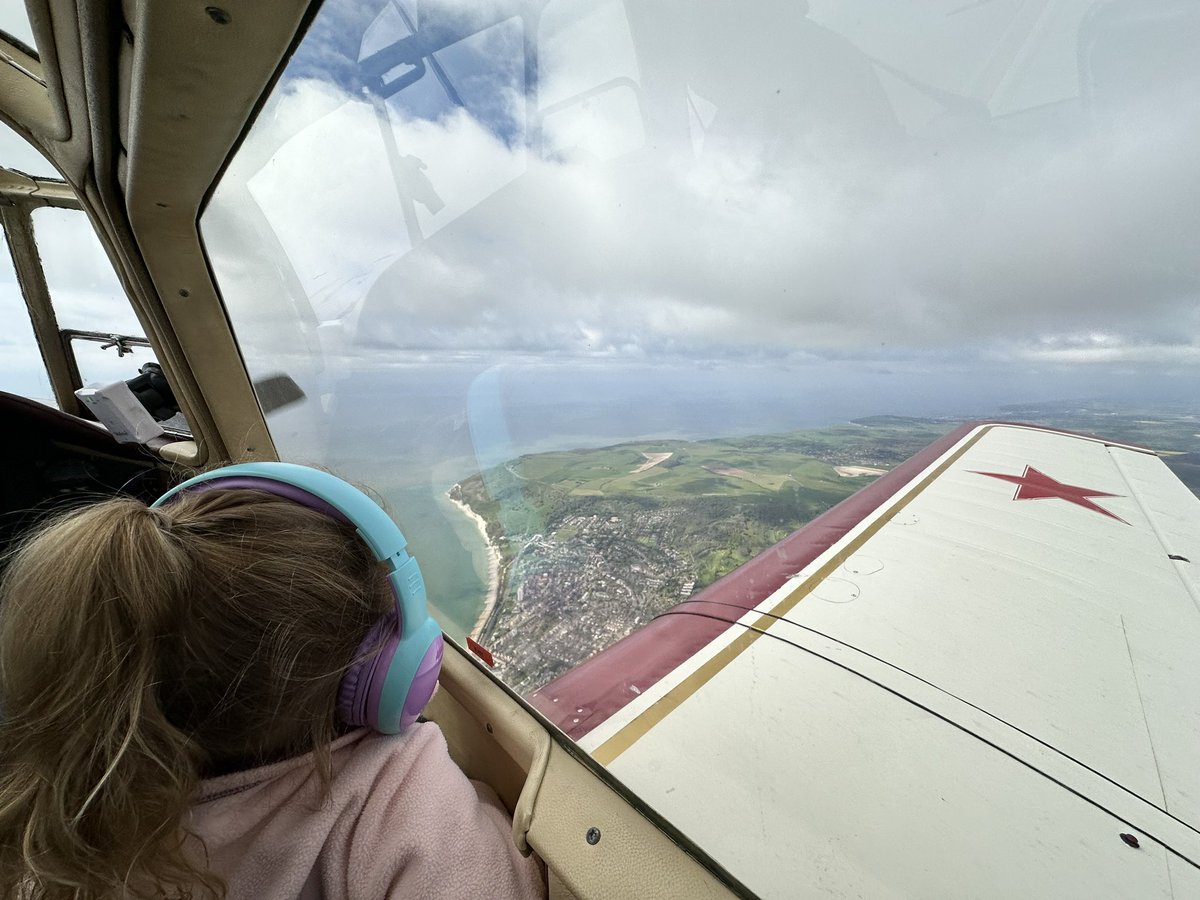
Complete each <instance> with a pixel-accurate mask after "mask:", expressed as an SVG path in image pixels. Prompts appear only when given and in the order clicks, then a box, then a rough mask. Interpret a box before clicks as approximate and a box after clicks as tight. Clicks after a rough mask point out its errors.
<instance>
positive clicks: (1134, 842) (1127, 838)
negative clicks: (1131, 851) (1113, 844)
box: [1121, 832, 1141, 848]
mask: <svg viewBox="0 0 1200 900" xmlns="http://www.w3.org/2000/svg"><path fill="white" fill-rule="evenodd" d="M1121 840H1123V841H1124V842H1125V843H1126V844H1128V845H1129V846H1130V847H1135V848H1136V847H1140V846H1141V844H1139V843H1138V839H1137V837H1136V836H1135V835H1132V834H1129V833H1127V832H1122V833H1121Z"/></svg>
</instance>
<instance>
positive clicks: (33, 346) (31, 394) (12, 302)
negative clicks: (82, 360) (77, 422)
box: [0, 242, 56, 406]
mask: <svg viewBox="0 0 1200 900" xmlns="http://www.w3.org/2000/svg"><path fill="white" fill-rule="evenodd" d="M0 293H2V295H3V299H2V300H0V390H3V391H8V392H9V393H11V394H20V395H21V396H23V397H28V398H30V399H31V400H38V401H40V402H42V403H45V404H47V405H49V406H54V405H56V404H55V400H54V392H53V391H52V390H51V389H50V379H49V378H48V377H47V375H46V367H45V364H44V363H43V362H42V354H41V352H40V351H39V350H38V345H37V339H36V338H35V337H34V334H33V328H32V326H31V325H30V324H29V310H28V308H27V307H26V306H25V300H24V298H23V297H22V295H21V286H20V284H18V283H17V273H16V270H15V269H14V268H13V263H12V255H11V254H10V252H9V249H8V243H7V242H5V244H4V247H3V249H2V250H0Z"/></svg>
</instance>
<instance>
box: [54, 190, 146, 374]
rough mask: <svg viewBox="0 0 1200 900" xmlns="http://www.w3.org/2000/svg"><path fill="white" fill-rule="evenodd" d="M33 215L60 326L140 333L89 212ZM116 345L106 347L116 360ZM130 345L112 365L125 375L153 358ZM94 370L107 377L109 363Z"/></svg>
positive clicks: (120, 332)
mask: <svg viewBox="0 0 1200 900" xmlns="http://www.w3.org/2000/svg"><path fill="white" fill-rule="evenodd" d="M32 220H34V233H35V236H36V238H37V250H38V253H40V254H41V257H42V269H43V271H44V272H46V284H47V287H48V288H49V290H50V299H52V301H53V302H54V311H55V316H56V317H58V322H59V326H60V328H62V329H67V330H79V331H101V332H104V334H115V335H132V336H140V335H142V325H140V323H139V322H138V318H137V316H136V314H134V312H133V308H132V307H131V306H130V302H128V300H127V299H126V296H125V292H124V290H122V289H121V284H120V282H119V281H118V280H116V272H114V271H113V264H112V263H110V262H109V259H108V256H107V254H106V253H104V248H103V247H102V246H101V245H100V240H98V239H97V238H96V233H95V232H94V230H92V228H91V223H90V222H89V221H88V216H86V215H85V214H84V212H82V211H80V210H70V209H54V208H49V206H46V208H42V209H37V210H34V214H32ZM143 340H144V338H143ZM97 347H100V344H97ZM116 349H118V348H116V347H115V346H114V347H113V348H109V353H108V355H109V356H112V359H113V360H114V361H116V360H118V353H116ZM130 350H131V352H132V354H133V355H132V356H126V358H125V361H124V362H121V364H120V365H119V366H115V367H114V368H113V371H118V370H119V371H120V372H125V373H126V374H125V376H124V377H125V378H130V377H132V376H133V373H134V372H136V371H137V367H138V366H139V365H142V364H143V362H146V361H150V360H152V356H151V355H150V354H149V352H148V349H146V348H142V347H137V346H131V347H130ZM95 371H96V377H107V374H108V371H107V367H102V368H101V370H95Z"/></svg>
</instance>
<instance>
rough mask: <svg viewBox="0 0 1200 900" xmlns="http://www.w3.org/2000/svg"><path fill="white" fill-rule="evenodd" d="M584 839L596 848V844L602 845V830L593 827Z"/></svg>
mask: <svg viewBox="0 0 1200 900" xmlns="http://www.w3.org/2000/svg"><path fill="white" fill-rule="evenodd" d="M584 839H585V840H586V841H587V842H588V843H589V844H591V845H592V846H593V847H594V846H595V845H596V844H598V843H600V829H599V828H597V827H596V826H594V825H593V826H592V827H591V828H589V829H588V830H587V834H585V835H584Z"/></svg>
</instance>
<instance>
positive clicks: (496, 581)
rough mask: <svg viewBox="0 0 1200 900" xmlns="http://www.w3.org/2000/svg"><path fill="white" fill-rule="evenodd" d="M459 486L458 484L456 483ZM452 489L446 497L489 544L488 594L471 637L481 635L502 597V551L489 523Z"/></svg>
mask: <svg viewBox="0 0 1200 900" xmlns="http://www.w3.org/2000/svg"><path fill="white" fill-rule="evenodd" d="M456 487H457V485H456ZM453 490H454V488H451V489H450V491H447V492H446V499H447V500H449V501H450V502H451V503H453V504H454V505H455V506H457V507H458V508H459V509H460V510H462V513H463V515H464V516H466V517H467V518H469V519H471V520H472V521H473V522H474V523H475V527H476V528H478V529H479V536H480V537H481V538H483V543H484V544H485V545H486V546H487V555H488V577H487V595H486V597H485V598H484V602H483V610H482V611H481V612H480V613H479V618H478V619H476V620H475V627H474V628H472V629H471V637H472V638H477V637H479V632H480V630H482V628H483V626H484V623H486V622H487V620H488V616H490V615H491V614H492V610H493V609H495V608H496V601H497V600H498V599H499V597H500V551H499V550H497V549H496V546H495V545H494V544H493V543H492V542H491V540H490V539H489V538H488V533H487V523H486V522H485V521H484V520H483V516H481V515H479V514H478V513H477V512H475V510H473V509H471V507H469V506H467V504H465V503H463V502H462V501H461V500H455V499H454V498H453V497H452V496H451V495H450V493H451V491H453Z"/></svg>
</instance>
